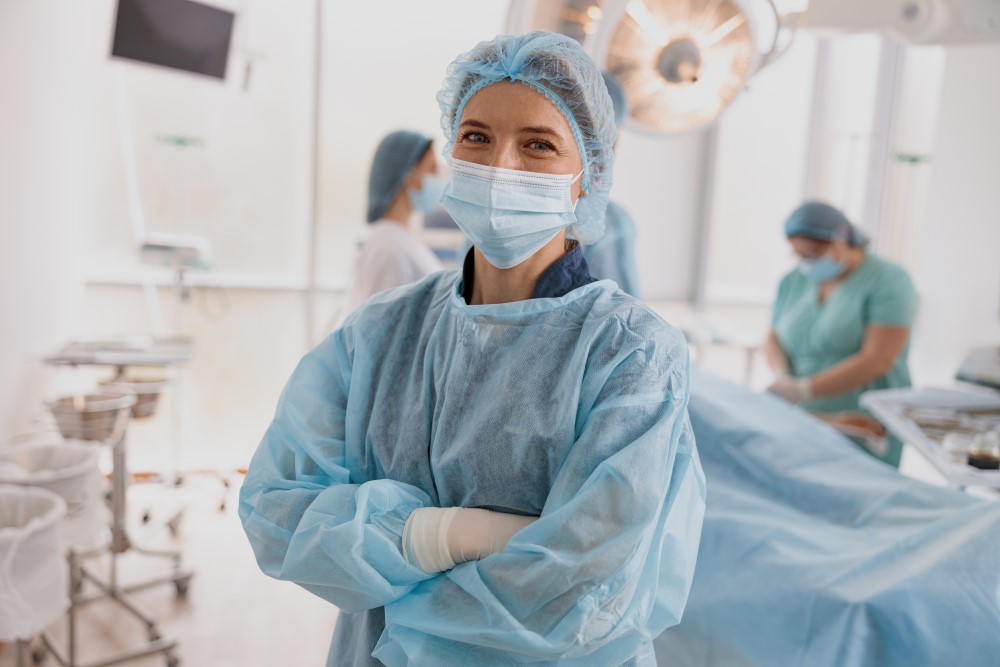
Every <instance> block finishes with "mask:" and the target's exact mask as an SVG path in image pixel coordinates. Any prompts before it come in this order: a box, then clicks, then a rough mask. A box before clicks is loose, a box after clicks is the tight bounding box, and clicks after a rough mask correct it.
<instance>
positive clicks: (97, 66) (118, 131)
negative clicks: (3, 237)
mask: <svg viewBox="0 0 1000 667" xmlns="http://www.w3.org/2000/svg"><path fill="white" fill-rule="evenodd" d="M213 4H217V5H219V6H221V7H224V8H228V9H233V10H237V11H238V17H237V20H236V23H235V26H234V35H233V45H232V48H231V52H230V60H229V63H228V68H227V77H226V79H225V80H224V81H222V80H219V79H215V78H210V77H205V76H201V75H196V74H190V73H186V72H179V71H176V70H171V69H166V68H162V67H156V66H152V65H146V64H143V63H137V62H134V61H127V60H122V59H111V58H109V56H108V53H109V51H110V46H109V45H110V44H111V40H112V33H113V28H114V17H115V7H116V5H117V3H116V2H115V1H114V0H99V1H97V2H92V3H90V7H89V11H88V12H87V16H86V18H85V21H84V23H85V26H86V27H87V29H89V30H91V31H93V32H95V33H96V35H97V36H98V39H97V48H95V49H91V50H89V51H87V52H84V53H81V54H79V57H80V58H81V59H85V60H87V61H90V62H93V63H94V72H95V76H94V77H93V79H92V80H90V81H88V86H91V87H92V88H93V89H94V92H95V97H96V101H97V113H96V116H95V122H94V123H93V125H92V126H91V127H90V132H92V133H93V137H94V139H93V140H94V145H95V147H96V148H97V150H96V151H95V152H94V153H93V154H92V155H89V156H88V165H87V170H86V176H87V177H88V179H89V181H90V183H89V185H90V187H92V188H93V190H94V192H95V197H94V198H93V202H92V205H91V209H90V211H89V213H90V216H89V217H90V221H89V225H88V234H87V265H86V267H87V272H88V276H89V277H92V278H100V279H104V280H133V281H134V280H137V279H138V278H139V277H140V275H142V274H143V273H147V271H146V269H144V268H142V265H141V263H140V260H139V254H138V252H136V232H135V231H134V230H133V223H134V222H136V221H135V220H134V219H133V216H132V214H131V213H130V209H129V194H130V192H129V190H128V187H127V185H128V182H129V178H130V177H131V176H132V174H130V173H129V171H128V169H127V167H128V163H129V161H132V162H134V170H133V172H134V176H135V178H136V181H137V184H138V195H139V197H140V199H141V210H142V214H143V220H142V221H141V223H142V225H143V226H144V228H145V230H146V231H160V232H173V233H183V234H196V235H199V236H204V237H206V238H207V239H208V240H209V241H210V242H211V243H212V246H213V253H214V258H213V275H214V276H216V278H218V277H220V276H221V277H226V276H232V277H238V276H242V277H244V278H251V277H252V278H254V279H256V280H257V281H258V282H261V281H267V280H270V281H273V282H278V283H280V282H282V281H285V282H288V281H293V280H298V281H300V282H303V281H304V280H305V277H306V266H307V261H306V259H307V249H306V247H307V244H306V241H307V238H308V230H309V224H310V219H309V209H308V206H309V201H308V196H309V178H308V175H309V156H310V150H311V143H310V136H311V131H310V118H311V114H312V106H311V104H312V73H313V60H314V59H313V49H312V45H313V40H312V30H311V26H312V18H313V6H312V3H311V2H306V1H304V0H298V1H296V2H286V3H272V2H264V1H262V0H247V1H245V2H235V0H219V1H216V2H214V3H213ZM247 50H250V51H253V52H256V53H260V54H261V55H260V57H259V58H257V59H256V60H255V62H254V64H253V69H252V73H251V76H250V79H249V84H248V85H247V86H246V87H244V81H245V78H244V75H245V66H246V62H247V61H246V55H245V54H246V51H247ZM166 135H170V136H184V137H192V138H196V139H198V140H200V141H201V142H203V143H202V144H201V145H200V146H196V147H185V148H178V147H177V146H175V145H172V144H169V143H164V142H163V140H162V138H163V137H164V136H166ZM123 151H125V152H124V153H123ZM168 326H169V322H168Z"/></svg>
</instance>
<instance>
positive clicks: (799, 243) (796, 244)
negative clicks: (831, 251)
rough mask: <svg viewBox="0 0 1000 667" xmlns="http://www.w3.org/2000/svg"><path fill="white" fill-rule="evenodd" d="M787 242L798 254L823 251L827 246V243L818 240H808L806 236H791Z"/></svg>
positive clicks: (828, 243)
mask: <svg viewBox="0 0 1000 667" xmlns="http://www.w3.org/2000/svg"><path fill="white" fill-rule="evenodd" d="M788 242H789V243H791V244H792V247H793V248H794V249H795V250H797V251H799V252H810V251H821V250H825V249H826V248H827V247H828V246H829V245H830V242H829V241H821V240H819V239H813V238H809V237H808V236H791V237H789V239H788Z"/></svg>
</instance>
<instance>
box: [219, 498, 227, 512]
mask: <svg viewBox="0 0 1000 667" xmlns="http://www.w3.org/2000/svg"><path fill="white" fill-rule="evenodd" d="M219 511H220V512H225V511H226V499H225V498H223V499H222V501H221V502H219Z"/></svg>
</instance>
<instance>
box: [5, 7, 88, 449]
mask: <svg viewBox="0 0 1000 667" xmlns="http://www.w3.org/2000/svg"><path fill="white" fill-rule="evenodd" d="M86 14H87V9H86V8H85V7H84V5H83V4H82V3H65V2H59V1H58V0H34V1H32V2H27V3H23V2H19V3H15V2H2V3H0V99H2V100H3V101H2V102H0V146H3V149H2V153H0V306H2V308H3V312H4V318H3V326H2V329H0V435H3V434H7V433H12V432H18V431H21V430H23V429H24V428H25V427H26V425H27V423H28V421H29V417H30V415H32V414H34V413H36V412H37V411H38V410H39V409H40V408H41V405H40V400H41V398H42V397H43V396H45V395H46V394H47V393H48V392H49V390H50V387H51V380H52V377H53V373H52V371H51V370H49V369H46V368H45V367H44V366H43V365H42V363H41V361H40V358H41V356H42V355H44V354H46V353H48V352H50V351H51V350H52V349H53V348H54V347H55V346H56V345H58V344H59V343H60V342H61V341H62V340H63V339H64V337H65V336H66V335H67V334H68V332H71V331H73V330H74V328H75V326H76V325H77V323H78V315H79V301H80V296H81V294H82V291H83V283H82V279H81V271H80V261H81V259H82V257H81V254H80V239H81V236H82V226H83V222H84V211H85V209H86V203H87V194H88V193H87V191H86V188H85V187H84V185H83V183H82V182H81V180H80V178H79V175H80V172H81V170H82V168H83V167H84V163H85V160H86V159H87V158H88V156H91V155H93V144H92V143H91V142H90V140H89V132H88V128H89V125H90V121H91V119H92V105H91V98H90V95H89V91H88V88H87V85H86V82H87V80H88V78H89V76H90V75H91V74H92V72H91V71H90V70H89V68H88V67H87V65H86V63H85V62H83V61H81V59H80V57H79V55H80V53H81V52H84V51H85V50H86V49H87V48H90V47H91V46H92V45H93V39H92V38H93V35H92V34H90V33H88V32H87V31H85V30H80V26H81V25H82V24H85V23H86Z"/></svg>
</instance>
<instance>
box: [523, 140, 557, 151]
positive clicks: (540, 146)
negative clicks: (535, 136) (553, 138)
mask: <svg viewBox="0 0 1000 667" xmlns="http://www.w3.org/2000/svg"><path fill="white" fill-rule="evenodd" d="M528 148H530V149H531V150H533V151H549V150H552V144H549V143H546V142H544V141H532V142H531V143H529V144H528Z"/></svg>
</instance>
